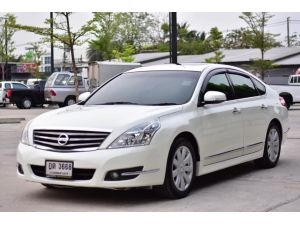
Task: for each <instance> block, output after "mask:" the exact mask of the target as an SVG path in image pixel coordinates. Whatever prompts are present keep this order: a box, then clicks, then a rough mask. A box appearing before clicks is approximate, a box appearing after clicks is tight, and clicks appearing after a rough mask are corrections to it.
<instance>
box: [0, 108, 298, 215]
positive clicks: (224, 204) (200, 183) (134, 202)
mask: <svg viewBox="0 0 300 225" xmlns="http://www.w3.org/2000/svg"><path fill="white" fill-rule="evenodd" d="M47 110H49V109H33V111H31V110H16V109H0V118H1V116H2V115H3V114H4V113H5V114H7V115H11V116H12V115H13V116H15V117H19V116H22V115H23V116H25V118H26V120H29V119H30V118H33V117H34V116H36V115H38V114H40V113H41V112H43V111H47ZM289 114H290V122H291V123H290V124H291V130H290V133H289V135H288V140H287V142H286V143H285V144H284V145H283V147H282V154H281V159H280V161H279V164H278V166H277V167H276V168H273V169H267V170H263V169H258V168H257V167H255V165H254V163H253V162H249V163H245V164H242V165H239V166H235V167H232V168H228V169H225V170H222V171H218V172H215V173H212V174H209V175H205V176H203V177H199V178H197V180H196V183H195V185H194V188H193V191H192V192H191V194H190V195H189V196H188V197H187V198H184V199H180V200H166V199H161V198H160V197H157V196H156V195H154V193H152V191H151V190H129V191H114V190H103V189H80V188H79V189H77V188H76V189H58V190H49V189H47V188H45V187H43V186H41V185H40V184H36V183H29V182H25V181H23V180H21V179H18V178H17V177H16V156H15V155H16V148H17V144H18V141H19V139H20V136H21V130H22V127H23V126H24V123H20V124H0V179H1V181H0V183H1V184H0V211H56V212H60V211H297V212H299V211H300V148H299V145H300V107H299V106H295V107H292V109H291V110H290V111H289Z"/></svg>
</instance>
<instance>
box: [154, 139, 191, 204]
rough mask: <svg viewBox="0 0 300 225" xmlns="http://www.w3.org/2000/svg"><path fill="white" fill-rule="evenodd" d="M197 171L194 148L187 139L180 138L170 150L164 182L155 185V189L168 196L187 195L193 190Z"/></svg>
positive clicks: (178, 196) (181, 196) (179, 196)
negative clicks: (160, 184)
mask: <svg viewBox="0 0 300 225" xmlns="http://www.w3.org/2000/svg"><path fill="white" fill-rule="evenodd" d="M195 173H196V158H195V152H194V148H193V146H192V144H191V143H190V142H189V141H188V140H187V139H185V138H179V139H177V140H175V142H174V143H173V145H172V147H171V150H170V154H169V158H168V163H167V168H166V175H165V181H164V184H163V185H162V186H157V187H154V190H155V191H156V192H158V193H159V194H161V195H163V196H165V197H168V198H183V197H186V196H187V195H188V194H189V192H190V190H191V187H192V184H193V182H194V179H195Z"/></svg>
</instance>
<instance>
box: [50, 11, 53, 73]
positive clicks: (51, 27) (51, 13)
mask: <svg viewBox="0 0 300 225" xmlns="http://www.w3.org/2000/svg"><path fill="white" fill-rule="evenodd" d="M50 20H51V23H50V29H51V74H52V73H54V46H53V45H54V43H53V12H50Z"/></svg>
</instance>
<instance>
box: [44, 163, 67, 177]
mask: <svg viewBox="0 0 300 225" xmlns="http://www.w3.org/2000/svg"><path fill="white" fill-rule="evenodd" d="M72 174H73V162H63V161H46V177H61V178H71V177H72Z"/></svg>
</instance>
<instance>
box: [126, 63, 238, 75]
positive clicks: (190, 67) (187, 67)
mask: <svg viewBox="0 0 300 225" xmlns="http://www.w3.org/2000/svg"><path fill="white" fill-rule="evenodd" d="M218 68H225V69H238V70H241V71H243V70H242V69H240V68H237V67H233V66H228V65H224V64H213V63H184V64H161V65H153V66H145V67H138V68H135V69H132V70H129V71H127V72H130V73H131V72H144V71H163V70H165V71H167V70H176V71H198V72H202V71H203V70H205V69H218Z"/></svg>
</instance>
